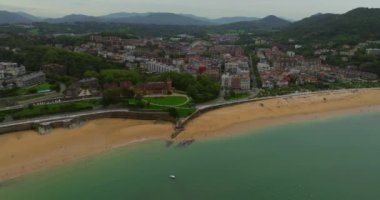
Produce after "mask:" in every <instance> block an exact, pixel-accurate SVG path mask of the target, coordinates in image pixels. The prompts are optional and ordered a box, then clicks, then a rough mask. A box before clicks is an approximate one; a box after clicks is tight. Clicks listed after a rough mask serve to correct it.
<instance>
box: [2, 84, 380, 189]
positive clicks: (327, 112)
mask: <svg viewBox="0 0 380 200" xmlns="http://www.w3.org/2000/svg"><path fill="white" fill-rule="evenodd" d="M372 111H373V112H379V111H380V90H373V89H360V90H352V91H351V90H349V91H322V92H318V93H313V94H305V95H299V96H286V97H281V96H280V97H277V98H273V99H267V100H261V101H253V102H247V103H242V104H238V105H233V106H228V107H223V108H219V109H215V110H212V111H209V112H207V113H204V114H202V115H200V116H198V117H196V118H194V119H192V120H191V121H189V122H188V124H187V126H186V128H185V130H184V131H183V132H181V133H180V134H179V135H178V137H177V138H175V139H174V141H175V142H178V141H182V140H187V139H196V140H199V139H206V138H210V137H217V136H223V137H224V136H233V135H236V134H244V133H247V132H248V131H251V130H256V129H260V128H265V127H269V126H275V125H282V124H287V123H294V122H300V121H301V122H302V121H307V120H313V119H324V118H327V117H335V116H340V115H346V114H355V113H361V112H372ZM173 127H174V125H173V124H172V123H169V122H161V123H156V122H155V121H144V120H130V119H127V120H125V119H107V118H105V119H97V120H93V121H89V122H88V123H86V124H85V125H84V126H83V127H80V128H77V129H62V128H61V129H56V130H54V131H53V132H52V133H50V134H49V135H44V136H41V135H38V134H37V133H36V132H34V131H22V132H15V133H9V134H4V135H0V163H1V165H0V183H1V182H2V181H7V180H10V179H13V178H16V177H19V176H22V175H25V174H29V173H33V172H36V171H41V170H45V169H48V168H51V167H56V166H59V165H62V164H65V163H67V162H69V161H73V160H78V159H85V158H87V157H89V156H92V155H96V154H98V153H101V152H105V151H107V150H110V149H115V148H120V147H124V146H127V145H130V144H134V143H139V142H143V141H150V140H169V139H170V136H171V134H172V132H173Z"/></svg>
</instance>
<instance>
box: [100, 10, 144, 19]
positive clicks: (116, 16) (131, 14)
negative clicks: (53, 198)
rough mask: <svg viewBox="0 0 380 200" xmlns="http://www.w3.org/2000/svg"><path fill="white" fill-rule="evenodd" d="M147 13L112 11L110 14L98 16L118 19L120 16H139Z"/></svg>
mask: <svg viewBox="0 0 380 200" xmlns="http://www.w3.org/2000/svg"><path fill="white" fill-rule="evenodd" d="M146 15H149V13H128V12H118V13H111V14H108V15H104V16H100V17H98V18H101V19H118V18H127V17H137V16H146Z"/></svg>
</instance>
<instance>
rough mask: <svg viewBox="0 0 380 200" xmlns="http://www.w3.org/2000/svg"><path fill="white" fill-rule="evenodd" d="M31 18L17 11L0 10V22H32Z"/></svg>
mask: <svg viewBox="0 0 380 200" xmlns="http://www.w3.org/2000/svg"><path fill="white" fill-rule="evenodd" d="M32 22H33V20H31V19H29V18H27V17H24V16H22V15H20V14H18V13H13V12H8V11H0V24H16V23H32Z"/></svg>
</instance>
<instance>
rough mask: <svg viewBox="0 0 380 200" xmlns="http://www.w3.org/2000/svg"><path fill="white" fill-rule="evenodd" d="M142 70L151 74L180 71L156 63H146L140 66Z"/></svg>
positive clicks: (173, 67)
mask: <svg viewBox="0 0 380 200" xmlns="http://www.w3.org/2000/svg"><path fill="white" fill-rule="evenodd" d="M142 68H144V69H146V70H147V71H148V72H151V73H164V72H180V69H179V68H177V67H175V66H171V65H167V64H164V63H160V62H156V61H148V62H146V63H144V64H143V65H142Z"/></svg>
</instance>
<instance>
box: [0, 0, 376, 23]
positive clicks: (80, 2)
mask: <svg viewBox="0 0 380 200" xmlns="http://www.w3.org/2000/svg"><path fill="white" fill-rule="evenodd" d="M356 7H380V0H191V1H189V0H0V10H9V11H24V12H28V13H31V14H34V15H38V16H47V17H60V16H63V15H67V14H73V13H75V14H86V15H94V16H99V15H104V14H109V13H113V12H173V13H186V14H195V15H199V16H205V17H211V18H216V17H224V16H251V17H264V16H267V15H270V14H274V15H277V16H281V17H286V18H291V19H300V18H303V17H307V16H310V15H312V14H315V13H319V12H322V13H327V12H329V13H344V12H346V11H348V10H351V9H353V8H356Z"/></svg>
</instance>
